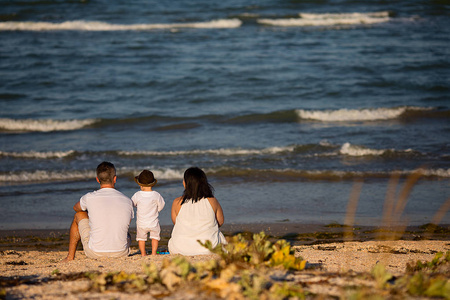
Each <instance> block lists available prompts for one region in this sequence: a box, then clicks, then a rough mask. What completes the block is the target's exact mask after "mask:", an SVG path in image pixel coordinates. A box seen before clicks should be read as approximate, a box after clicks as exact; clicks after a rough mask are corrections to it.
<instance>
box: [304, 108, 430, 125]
mask: <svg viewBox="0 0 450 300" xmlns="http://www.w3.org/2000/svg"><path fill="white" fill-rule="evenodd" d="M432 109H433V108H427V107H415V106H402V107H393V108H367V109H338V110H304V109H298V110H296V113H297V115H298V117H299V118H300V119H304V120H316V121H322V122H348V121H350V122H351V121H378V120H393V119H397V118H399V117H401V116H402V115H404V114H406V113H407V112H411V111H430V110H432Z"/></svg>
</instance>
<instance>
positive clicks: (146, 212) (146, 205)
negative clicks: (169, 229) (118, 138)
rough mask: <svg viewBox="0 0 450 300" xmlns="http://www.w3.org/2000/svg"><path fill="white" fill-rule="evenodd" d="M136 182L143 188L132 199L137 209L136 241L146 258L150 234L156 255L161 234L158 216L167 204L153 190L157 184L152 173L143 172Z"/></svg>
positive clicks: (153, 252) (135, 178)
mask: <svg viewBox="0 0 450 300" xmlns="http://www.w3.org/2000/svg"><path fill="white" fill-rule="evenodd" d="M134 180H135V181H136V183H137V184H139V185H140V187H141V190H140V191H138V192H136V193H135V194H134V195H133V197H131V200H133V204H134V206H136V207H137V212H136V219H137V220H136V226H137V233H136V241H138V242H139V250H140V251H141V255H142V256H146V255H147V252H146V251H145V242H146V241H147V233H150V239H151V240H152V255H156V250H157V249H158V241H159V240H160V237H159V235H160V232H161V229H160V226H159V219H158V215H159V212H160V211H161V210H162V209H163V208H164V205H165V202H164V199H163V197H162V196H161V195H160V194H159V193H158V192H156V191H153V190H152V187H153V186H154V185H155V184H156V182H157V180H156V179H155V177H154V176H153V173H152V172H150V171H149V170H143V171H142V172H141V174H139V176H136V177H134Z"/></svg>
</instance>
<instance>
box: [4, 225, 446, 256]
mask: <svg viewBox="0 0 450 300" xmlns="http://www.w3.org/2000/svg"><path fill="white" fill-rule="evenodd" d="M172 228H173V226H172V225H170V226H169V225H163V226H161V240H160V242H159V246H158V249H159V250H160V251H161V250H164V251H165V250H167V243H168V241H169V239H170V235H171V232H172ZM220 230H221V231H222V232H223V234H224V235H225V236H226V237H230V236H233V235H236V234H242V235H243V236H244V237H246V238H247V239H251V237H252V235H253V234H254V233H260V232H261V231H263V232H264V233H265V234H266V235H267V236H268V237H269V240H271V241H276V240H280V239H283V240H286V241H288V242H289V243H290V244H291V245H292V246H302V245H316V244H325V243H342V242H344V241H345V242H349V241H354V242H364V241H378V240H379V241H382V240H410V241H420V240H440V241H450V224H442V225H437V226H436V225H432V224H424V225H420V226H408V227H406V228H405V227H399V226H395V227H389V228H386V227H380V226H358V225H354V226H352V227H350V226H345V225H340V224H335V223H332V224H326V225H324V224H302V223H290V222H280V223H251V224H224V225H223V226H222V227H221V228H220ZM129 233H130V235H131V248H132V249H134V248H136V249H138V244H137V242H136V229H135V228H133V227H130V230H129ZM68 243H69V229H68V228H67V229H11V230H4V229H2V230H0V251H2V250H67V248H68ZM149 247H150V240H149V241H147V249H148V248H149ZM78 249H82V248H81V243H80V245H79V248H78Z"/></svg>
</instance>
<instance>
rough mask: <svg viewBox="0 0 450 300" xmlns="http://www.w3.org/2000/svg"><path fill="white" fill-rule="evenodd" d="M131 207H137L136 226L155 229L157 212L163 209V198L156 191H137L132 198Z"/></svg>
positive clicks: (157, 221) (157, 223)
mask: <svg viewBox="0 0 450 300" xmlns="http://www.w3.org/2000/svg"><path fill="white" fill-rule="evenodd" d="M131 200H133V205H134V206H136V207H137V211H136V226H138V227H141V228H155V227H157V226H158V225H159V220H158V216H159V212H160V211H161V210H162V209H163V208H164V205H165V202H164V198H163V197H162V196H161V195H160V194H159V193H158V192H156V191H149V192H146V191H138V192H136V193H135V194H134V195H133V197H131Z"/></svg>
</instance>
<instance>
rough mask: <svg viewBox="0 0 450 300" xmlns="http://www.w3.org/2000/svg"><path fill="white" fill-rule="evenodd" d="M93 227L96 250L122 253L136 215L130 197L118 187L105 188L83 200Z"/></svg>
mask: <svg viewBox="0 0 450 300" xmlns="http://www.w3.org/2000/svg"><path fill="white" fill-rule="evenodd" d="M80 205H81V209H82V210H87V211H88V215H89V225H90V228H91V231H90V239H89V248H90V249H91V250H93V251H95V252H119V251H123V250H125V249H126V248H127V244H128V241H127V236H128V228H129V225H130V221H131V219H132V218H133V217H134V212H133V203H132V201H131V199H130V198H128V197H127V196H125V195H124V194H122V193H121V192H119V191H117V190H116V189H114V188H102V189H100V190H97V191H95V192H92V193H88V194H86V195H84V196H83V197H82V198H81V199H80Z"/></svg>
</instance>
